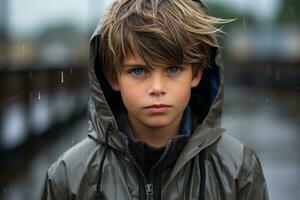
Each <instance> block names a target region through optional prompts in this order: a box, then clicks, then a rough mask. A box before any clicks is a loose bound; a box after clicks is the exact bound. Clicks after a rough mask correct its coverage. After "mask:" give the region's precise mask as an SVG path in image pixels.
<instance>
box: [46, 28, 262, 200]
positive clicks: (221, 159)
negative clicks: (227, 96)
mask: <svg viewBox="0 0 300 200" xmlns="http://www.w3.org/2000/svg"><path fill="white" fill-rule="evenodd" d="M98 30H99V27H98V28H97V29H96V31H95V34H94V35H93V36H92V39H91V41H90V57H89V59H90V60H89V69H88V70H89V78H90V87H91V97H90V100H89V105H88V108H89V109H88V113H89V130H88V137H87V138H85V139H84V140H83V141H81V142H80V143H79V144H77V145H75V146H74V147H72V148H71V149H69V150H68V151H67V152H65V153H64V154H63V155H62V156H61V157H60V158H59V159H58V160H57V161H56V162H55V163H54V164H53V165H52V166H51V167H50V168H49V170H48V171H47V177H46V181H45V187H44V190H43V194H42V199H45V200H46V199H48V200H50V199H51V200H54V199H61V200H68V199H69V200H71V199H78V200H79V199H80V200H89V199H94V198H95V195H96V188H97V182H98V186H99V188H98V191H100V193H101V195H102V199H108V200H123V199H124V200H130V199H135V200H137V199H138V200H140V199H155V200H156V199H163V200H175V199H180V200H192V199H205V200H235V199H239V200H250V199H251V200H252V199H253V200H266V199H268V194H267V188H266V183H265V178H264V175H263V172H262V168H261V165H260V162H259V159H258V157H257V156H256V155H255V153H254V152H253V151H252V150H251V149H250V148H248V147H246V146H244V145H243V144H241V143H240V142H239V141H238V140H237V139H235V138H233V137H231V136H229V135H227V134H225V133H224V132H225V130H224V129H222V128H221V114H222V105H223V89H224V88H223V65H222V62H221V55H220V51H219V49H214V50H213V51H214V56H213V58H212V68H210V69H209V70H206V71H205V72H204V74H203V78H202V80H201V82H200V84H199V86H198V87H196V88H195V89H193V90H192V95H191V99H190V102H189V106H190V107H191V109H192V111H193V113H194V116H193V129H192V130H193V131H192V133H191V135H190V136H189V138H188V141H187V143H186V144H185V146H184V147H183V149H182V150H181V151H180V154H179V156H178V157H177V159H176V162H175V164H174V165H172V166H170V167H168V168H165V169H163V170H161V171H159V169H160V168H159V167H158V166H156V168H155V170H152V171H150V174H149V176H148V177H146V176H145V175H143V173H142V172H141V170H140V169H139V166H138V164H137V163H136V161H135V159H134V157H133V156H132V155H131V153H130V150H129V148H128V139H127V138H126V137H124V134H122V133H121V132H120V131H119V129H118V125H117V123H116V120H115V115H116V114H117V113H114V108H115V107H116V106H117V105H118V104H120V103H121V98H120V96H119V95H118V94H116V93H114V92H113V91H112V90H111V88H110V87H109V85H108V84H107V82H106V80H105V78H104V76H103V74H102V73H101V70H100V67H101V66H99V59H100V58H99V53H98V43H99V37H98V36H97V33H98ZM200 113H201V114H200ZM166 149H168V145H167V147H166ZM100 179H101V180H100ZM153 184H154V185H153Z"/></svg>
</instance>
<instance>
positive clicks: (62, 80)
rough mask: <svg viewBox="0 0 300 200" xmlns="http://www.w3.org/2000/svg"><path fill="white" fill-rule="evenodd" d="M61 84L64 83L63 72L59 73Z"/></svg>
mask: <svg viewBox="0 0 300 200" xmlns="http://www.w3.org/2000/svg"><path fill="white" fill-rule="evenodd" d="M61 83H64V72H63V71H61Z"/></svg>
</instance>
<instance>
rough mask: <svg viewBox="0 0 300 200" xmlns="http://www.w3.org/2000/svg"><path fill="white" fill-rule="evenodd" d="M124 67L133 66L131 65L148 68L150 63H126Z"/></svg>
mask: <svg viewBox="0 0 300 200" xmlns="http://www.w3.org/2000/svg"><path fill="white" fill-rule="evenodd" d="M123 67H124V68H131V67H146V68H148V65H146V64H140V63H137V64H124V65H123Z"/></svg>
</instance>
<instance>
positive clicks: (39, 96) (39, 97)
mask: <svg viewBox="0 0 300 200" xmlns="http://www.w3.org/2000/svg"><path fill="white" fill-rule="evenodd" d="M38 99H39V100H40V99H41V92H39V95H38Z"/></svg>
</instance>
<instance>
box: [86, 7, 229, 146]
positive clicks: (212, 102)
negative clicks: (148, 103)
mask: <svg viewBox="0 0 300 200" xmlns="http://www.w3.org/2000/svg"><path fill="white" fill-rule="evenodd" d="M200 3H201V2H200ZM202 6H204V5H202ZM100 27H101V23H99V24H98V26H97V28H96V30H95V31H94V34H93V35H92V37H91V39H90V54H89V63H88V73H89V81H90V89H91V96H90V99H89V103H88V115H89V123H90V128H89V137H92V138H93V139H94V140H96V141H97V142H98V143H104V140H105V139H104V137H105V133H106V132H107V131H109V137H108V144H109V146H111V147H112V148H115V149H117V150H120V151H122V150H125V147H126V139H125V138H124V135H123V134H121V133H120V132H119V131H118V125H117V122H116V119H115V116H114V112H116V110H114V108H117V107H118V106H119V105H120V104H122V99H121V96H120V94H119V93H117V92H115V91H113V90H112V88H111V87H110V86H109V84H108V82H107V80H106V78H105V76H104V74H103V73H102V70H101V66H100V62H99V61H100V54H99V51H101V50H100V49H99V39H100V37H99V30H100ZM212 52H213V53H212V57H211V67H210V68H208V69H205V70H204V72H203V75H202V79H201V81H200V83H199V84H198V86H197V87H195V88H193V89H192V92H191V97H190V101H189V106H190V107H191V109H192V113H193V118H192V119H193V124H194V126H193V128H194V131H193V133H192V135H191V137H190V139H189V142H188V143H190V144H189V145H186V146H189V150H191V149H193V148H195V147H197V148H198V147H199V144H203V142H204V143H207V144H208V143H212V142H213V141H215V140H216V139H217V138H218V137H219V135H220V133H221V132H223V130H221V129H220V128H221V114H222V106H223V92H224V87H223V84H224V83H223V82H224V80H223V74H224V73H223V63H222V59H221V51H220V49H219V48H215V47H212ZM108 129H110V130H108ZM209 130H210V131H209ZM211 130H216V131H213V132H215V133H216V134H213V133H211V132H212V131H211ZM220 130H221V131H220ZM208 133H210V134H209V135H207V134H208ZM184 150H185V149H184ZM189 150H186V151H189Z"/></svg>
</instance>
